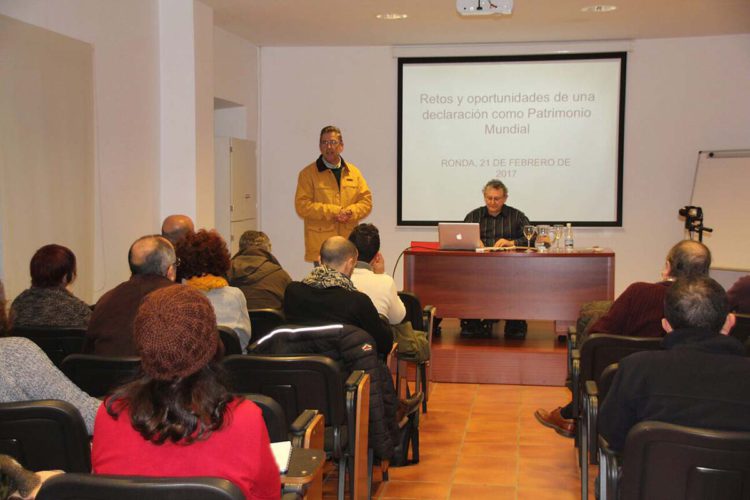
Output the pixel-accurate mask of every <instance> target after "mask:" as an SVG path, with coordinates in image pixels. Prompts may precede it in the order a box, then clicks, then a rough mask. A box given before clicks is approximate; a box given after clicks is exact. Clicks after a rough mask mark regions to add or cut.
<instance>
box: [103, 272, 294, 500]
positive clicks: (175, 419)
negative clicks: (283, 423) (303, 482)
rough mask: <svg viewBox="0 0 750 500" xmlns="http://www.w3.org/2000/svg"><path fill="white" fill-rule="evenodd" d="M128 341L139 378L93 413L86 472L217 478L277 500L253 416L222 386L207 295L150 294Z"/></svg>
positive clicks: (270, 463) (275, 480) (274, 473)
mask: <svg viewBox="0 0 750 500" xmlns="http://www.w3.org/2000/svg"><path fill="white" fill-rule="evenodd" d="M133 337H134V341H135V344H136V348H137V350H138V354H139V355H140V356H141V361H142V364H143V372H144V373H143V375H142V376H141V377H140V378H139V379H137V380H135V381H133V382H131V383H129V384H126V385H124V386H122V387H120V388H119V389H117V390H116V391H115V392H114V394H113V395H112V396H111V397H109V398H108V399H107V400H105V403H104V404H103V405H102V407H101V408H100V409H99V413H98V414H97V416H96V432H95V433H94V444H93V448H92V452H91V455H92V456H91V459H92V467H93V472H94V474H121V475H140V476H172V477H188V476H213V477H221V478H224V479H227V480H229V481H231V482H233V483H234V484H236V485H237V486H238V487H239V488H240V489H241V490H242V492H243V493H244V494H245V497H246V498H248V499H258V500H260V499H271V498H274V499H278V498H279V495H280V492H281V483H280V475H279V469H278V467H277V466H276V462H275V460H274V458H273V455H272V453H271V448H270V444H269V439H268V432H267V430H266V426H265V423H264V421H263V417H262V414H261V411H260V409H259V408H258V407H257V406H255V404H254V403H252V402H251V401H247V400H245V399H243V398H241V397H234V396H232V394H230V393H229V391H228V389H227V387H226V386H225V385H224V383H223V381H222V376H221V375H222V374H221V366H220V365H219V364H218V363H217V362H216V358H218V357H220V354H219V355H218V356H217V351H218V350H219V345H220V342H219V334H218V331H217V329H216V317H215V315H214V311H213V308H212V307H211V303H210V302H209V301H208V300H207V299H206V297H205V296H204V295H203V294H202V293H200V292H198V291H197V290H195V289H193V288H191V287H188V286H179V285H178V286H170V287H166V288H161V289H159V290H156V291H154V292H151V293H150V294H149V295H148V296H147V297H146V298H145V299H144V300H143V302H142V304H141V306H140V308H139V309H138V314H137V315H136V318H135V323H134V325H133ZM219 352H220V351H219Z"/></svg>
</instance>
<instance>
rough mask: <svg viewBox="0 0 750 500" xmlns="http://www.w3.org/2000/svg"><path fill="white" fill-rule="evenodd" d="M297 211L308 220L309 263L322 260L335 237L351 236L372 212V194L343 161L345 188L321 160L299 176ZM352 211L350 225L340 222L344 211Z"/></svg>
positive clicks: (357, 173)
mask: <svg viewBox="0 0 750 500" xmlns="http://www.w3.org/2000/svg"><path fill="white" fill-rule="evenodd" d="M294 208H295V210H297V214H298V215H299V216H300V217H302V218H303V219H304V220H305V260H306V261H308V262H313V261H316V260H318V256H319V255H320V246H321V245H322V244H323V242H324V241H325V240H326V239H328V238H329V237H331V236H335V235H339V236H343V237H344V238H348V237H349V233H351V232H352V229H354V227H355V226H356V225H357V224H359V221H360V219H363V218H365V217H367V216H368V215H369V214H370V211H371V210H372V193H371V192H370V188H368V187H367V182H366V181H365V178H364V177H362V174H361V173H360V171H359V169H358V168H357V167H355V166H354V165H352V164H351V163H346V162H345V161H344V160H343V158H342V159H341V188H340V189H339V186H338V184H337V183H336V177H335V176H334V175H333V172H331V171H330V170H329V169H328V168H327V167H326V166H325V164H324V163H323V160H322V159H321V158H318V160H317V161H316V162H314V163H311V164H310V165H308V166H306V167H305V168H303V169H302V171H301V172H300V173H299V178H298V179H297V192H296V193H295V195H294ZM341 209H345V210H346V209H348V210H351V211H352V218H351V219H349V222H345V223H339V222H336V220H335V219H334V217H336V215H337V214H338V213H339V212H340V211H341Z"/></svg>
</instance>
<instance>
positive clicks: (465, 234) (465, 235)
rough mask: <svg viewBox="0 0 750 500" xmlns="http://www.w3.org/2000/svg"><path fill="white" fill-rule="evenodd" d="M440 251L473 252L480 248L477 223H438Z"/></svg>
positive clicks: (480, 241) (480, 242)
mask: <svg viewBox="0 0 750 500" xmlns="http://www.w3.org/2000/svg"><path fill="white" fill-rule="evenodd" d="M438 241H439V243H440V250H475V249H477V248H479V247H480V246H482V240H481V239H480V238H479V223H478V222H440V223H438Z"/></svg>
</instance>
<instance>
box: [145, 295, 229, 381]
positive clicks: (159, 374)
mask: <svg viewBox="0 0 750 500" xmlns="http://www.w3.org/2000/svg"><path fill="white" fill-rule="evenodd" d="M133 339H134V340H135V345H136V349H137V350H138V354H139V355H140V357H141V364H142V366H143V371H144V372H146V374H148V375H150V376H151V377H153V378H155V379H157V380H172V379H175V378H177V377H186V376H188V375H192V374H193V373H195V372H197V371H198V370H200V369H201V368H203V367H204V366H205V365H207V364H208V362H209V361H210V360H211V358H213V357H214V354H216V349H217V347H218V345H219V332H218V330H217V328H216V314H215V313H214V308H213V306H212V305H211V302H209V300H208V299H207V298H206V296H205V295H204V294H203V293H201V292H199V291H198V290H196V289H194V288H192V287H189V286H187V285H172V286H167V287H164V288H159V289H158V290H155V291H153V292H151V293H150V294H148V295H147V296H146V298H145V299H143V302H141V305H140V307H139V308H138V313H137V314H136V316H135V322H134V323H133Z"/></svg>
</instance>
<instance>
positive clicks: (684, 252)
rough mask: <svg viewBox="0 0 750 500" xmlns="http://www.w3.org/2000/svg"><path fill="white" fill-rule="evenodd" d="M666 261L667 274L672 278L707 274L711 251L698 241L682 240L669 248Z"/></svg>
mask: <svg viewBox="0 0 750 500" xmlns="http://www.w3.org/2000/svg"><path fill="white" fill-rule="evenodd" d="M667 262H669V275H670V276H671V277H673V278H695V277H698V276H708V270H709V268H710V267H711V251H710V250H709V249H708V247H707V246H706V245H704V244H703V243H700V242H698V241H693V240H683V241H681V242H679V243H677V244H676V245H675V246H673V247H672V248H671V249H670V250H669V253H668V254H667Z"/></svg>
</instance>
